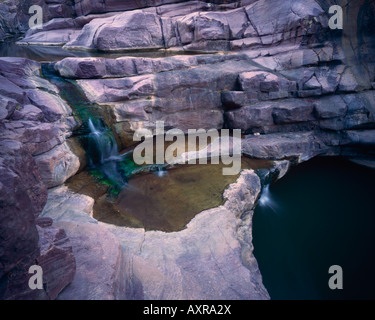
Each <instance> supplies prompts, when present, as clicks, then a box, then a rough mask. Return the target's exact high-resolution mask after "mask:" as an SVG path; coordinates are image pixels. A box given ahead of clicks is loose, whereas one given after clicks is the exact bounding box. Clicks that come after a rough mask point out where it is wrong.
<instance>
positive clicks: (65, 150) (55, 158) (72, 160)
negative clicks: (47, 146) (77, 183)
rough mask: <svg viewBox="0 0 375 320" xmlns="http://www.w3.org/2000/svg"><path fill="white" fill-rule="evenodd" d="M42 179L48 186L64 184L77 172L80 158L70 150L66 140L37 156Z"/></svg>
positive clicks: (36, 159)
mask: <svg viewBox="0 0 375 320" xmlns="http://www.w3.org/2000/svg"><path fill="white" fill-rule="evenodd" d="M35 162H36V164H37V166H38V168H39V171H40V175H41V180H42V181H43V182H44V183H45V185H46V186H47V187H48V188H52V187H56V186H59V185H61V184H63V183H64V182H65V181H66V180H67V179H69V178H70V177H71V176H73V175H74V174H76V173H77V171H78V169H79V167H80V163H79V158H78V157H77V156H76V155H75V154H74V153H73V152H72V151H71V150H70V148H69V146H68V145H67V143H66V142H64V143H63V144H60V145H58V146H56V147H54V148H53V149H51V150H50V151H48V152H46V153H43V154H41V155H38V156H36V157H35Z"/></svg>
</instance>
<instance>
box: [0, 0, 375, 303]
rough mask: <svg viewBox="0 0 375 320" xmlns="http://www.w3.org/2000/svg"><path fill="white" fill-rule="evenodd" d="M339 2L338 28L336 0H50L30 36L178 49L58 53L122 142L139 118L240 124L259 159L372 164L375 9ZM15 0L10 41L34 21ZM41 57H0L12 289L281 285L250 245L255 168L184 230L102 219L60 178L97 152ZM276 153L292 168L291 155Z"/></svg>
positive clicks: (6, 22) (4, 265)
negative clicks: (85, 151)
mask: <svg viewBox="0 0 375 320" xmlns="http://www.w3.org/2000/svg"><path fill="white" fill-rule="evenodd" d="M334 2H335V3H336V2H337V3H339V4H340V5H343V6H344V5H345V6H344V10H345V15H344V17H345V19H344V26H345V28H344V30H342V31H340V30H330V29H329V27H328V19H329V15H328V8H329V5H331V4H333V2H332V1H326V0H318V1H313V0H298V1H284V0H275V1H268V0H248V1H205V2H204V1H189V2H184V1H173V0H170V1H169V0H166V1H163V0H160V1H116V0H108V1H104V2H103V1H95V0H94V1H86V0H81V1H74V2H73V1H70V0H56V1H42V0H40V1H39V2H37V3H35V4H38V3H39V4H40V5H42V6H43V8H44V14H45V17H44V19H45V20H44V22H45V23H44V26H43V29H42V30H28V31H27V32H26V35H25V38H24V39H22V40H21V41H20V43H21V44H44V45H60V46H64V48H66V49H80V50H87V51H96V52H98V51H99V52H102V53H103V52H104V53H113V52H123V51H127V52H131V51H134V50H137V51H142V50H148V51H150V50H151V51H153V52H158V51H162V52H165V51H169V52H170V53H172V52H173V51H178V53H180V54H179V55H174V56H169V57H159V58H145V57H139V56H138V57H130V56H123V57H121V58H117V59H110V58H93V57H88V58H66V59H64V60H62V61H60V62H58V63H56V64H55V66H54V67H55V70H56V71H57V72H58V73H59V75H60V76H61V77H64V78H69V79H71V80H72V81H73V83H75V84H76V85H77V86H78V87H79V89H81V90H82V92H83V93H84V94H85V96H86V99H87V101H88V102H91V103H95V104H98V105H99V106H101V107H102V108H103V109H105V110H106V112H107V113H108V114H109V115H110V117H109V120H108V122H109V125H110V126H111V128H112V131H113V132H114V133H115V134H116V136H117V138H118V139H117V140H118V141H119V142H120V146H121V147H128V146H130V145H132V144H133V143H134V142H133V140H132V137H133V134H134V132H135V130H137V129H138V128H147V129H150V130H152V131H153V130H155V123H156V121H164V122H165V125H166V128H168V129H169V128H179V129H182V130H183V131H184V132H187V130H188V129H199V128H203V129H212V128H216V129H221V128H229V129H241V130H242V132H243V134H244V135H245V137H244V139H243V141H242V148H243V149H242V151H243V153H244V154H246V155H248V156H251V157H254V158H263V159H277V160H284V159H288V160H292V161H294V162H301V161H306V160H308V159H310V158H312V157H315V156H318V155H344V156H347V157H350V158H356V159H357V161H358V162H359V163H362V164H366V165H368V164H369V163H370V166H371V165H372V164H373V162H371V161H373V160H374V159H375V158H374V157H375V153H374V148H373V147H374V145H375V131H374V129H375V119H374V117H375V96H374V95H375V91H374V90H375V60H374V57H375V55H374V52H375V50H374V49H375V35H374V32H373V30H374V29H373V28H372V26H373V25H374V24H375V21H374V16H375V15H374V12H375V7H374V4H373V3H372V2H371V1H365V0H360V1H352V2H350V3H346V1H334ZM17 3H19V2H17V1H7V2H6V3H5V4H4V3H1V4H0V16H1V17H5V16H6V17H9V19H8V18H6V19H1V22H0V41H1V39H4V38H6V37H9V36H10V35H12V34H13V35H14V34H17V33H23V32H25V31H26V29H27V27H25V26H26V25H27V21H28V17H29V16H27V15H25V13H24V12H27V10H28V6H30V2H29V1H24V2H23V4H22V6H21V5H20V6H19V8H18V9H17V7H16V6H15V4H17ZM25 10H26V11H25ZM193 52H194V54H192V53H193ZM203 52H205V54H203ZM182 53H185V54H182ZM40 69H41V66H40V64H38V63H36V62H33V61H30V60H27V59H21V58H0V145H1V148H0V156H1V157H0V171H1V172H0V173H1V174H0V209H1V215H0V219H1V220H0V228H1V229H0V233H1V235H2V237H1V239H0V296H2V297H5V298H8V299H20V298H28V299H30V298H35V299H54V298H56V297H58V298H59V299H219V298H220V299H267V298H269V296H268V294H267V291H266V290H265V288H264V286H263V285H262V282H261V276H260V272H259V270H258V267H257V263H256V260H255V258H254V256H253V255H252V249H253V248H252V243H251V240H252V239H251V218H252V209H253V206H254V203H255V201H256V199H257V197H258V195H259V192H260V189H261V182H260V179H259V178H258V176H257V175H256V174H255V173H254V172H252V171H245V172H243V173H242V174H241V177H240V178H239V179H238V181H237V183H236V184H233V185H231V186H230V187H229V188H228V189H227V190H226V192H225V195H224V196H225V197H226V198H227V199H228V200H227V201H226V203H225V205H223V206H221V207H218V208H213V209H210V210H207V211H204V212H202V213H200V214H199V215H197V216H196V217H195V218H194V219H193V220H192V221H191V222H190V223H189V224H188V225H187V228H186V229H185V230H183V231H181V232H177V233H169V234H166V233H163V232H156V231H152V232H151V231H145V230H142V229H129V228H122V227H115V226H108V225H105V224H102V223H99V224H98V223H97V221H96V220H95V219H93V218H92V217H90V212H91V211H92V205H93V200H92V199H88V198H87V197H80V196H78V195H75V194H72V193H71V192H70V191H69V190H66V188H65V187H64V186H61V185H62V184H63V183H64V182H65V181H66V180H67V179H68V178H69V177H71V176H72V175H74V174H75V173H76V172H77V171H78V170H80V169H82V167H83V166H84V160H82V154H76V153H75V152H76V151H77V150H78V149H79V146H77V143H76V142H75V140H74V139H71V135H72V131H73V130H74V129H77V128H78V127H79V125H80V123H79V120H77V119H75V118H74V117H73V115H72V110H71V109H70V106H68V105H67V103H66V102H65V101H64V100H63V99H61V97H60V93H59V92H58V90H57V88H56V87H55V86H54V85H52V84H51V83H50V82H48V81H47V80H46V79H44V78H43V77H41V75H40ZM79 153H82V152H81V151H79ZM286 164H287V165H286ZM279 165H280V168H279V169H278V170H279V171H280V172H282V174H285V172H286V171H287V168H288V166H289V162H280V163H279ZM48 188H49V196H48V197H49V198H48V202H47V205H46V206H45V203H46V199H47V189H48ZM52 188H53V189H52ZM43 207H44V210H43V213H42V215H43V219H42V220H41V219H40V218H39V219H37V217H38V215H39V214H40V212H41V211H42V209H43ZM48 217H53V219H54V220H55V223H54V225H53V226H52V225H51V221H50V220H49V219H48ZM37 224H38V226H37ZM64 230H65V231H64ZM3 235H4V236H3ZM68 238H69V240H68ZM73 255H74V257H75V258H74V257H73ZM30 264H40V265H42V266H43V268H45V270H46V277H45V286H44V290H41V291H38V292H36V291H34V292H30V290H28V288H27V286H26V285H27V277H26V276H25V274H27V272H26V271H27V269H28V267H29V266H30ZM59 270H60V271H59ZM74 270H76V273H75V276H74V272H75V271H74ZM62 271H63V274H62V273H61V272H62ZM73 276H74V278H73ZM68 283H71V285H70V286H67V284H68ZM64 288H65V289H64ZM62 290H63V291H62Z"/></svg>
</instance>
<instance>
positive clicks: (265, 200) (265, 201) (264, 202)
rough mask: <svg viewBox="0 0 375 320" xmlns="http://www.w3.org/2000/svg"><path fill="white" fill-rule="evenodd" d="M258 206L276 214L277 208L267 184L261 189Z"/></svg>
mask: <svg viewBox="0 0 375 320" xmlns="http://www.w3.org/2000/svg"><path fill="white" fill-rule="evenodd" d="M258 203H259V206H260V207H268V208H270V209H271V210H272V211H273V212H275V213H278V206H277V203H276V201H275V200H274V199H273V198H272V194H271V192H270V185H269V184H267V185H265V186H264V187H263V190H262V193H261V195H260V199H259V202H258Z"/></svg>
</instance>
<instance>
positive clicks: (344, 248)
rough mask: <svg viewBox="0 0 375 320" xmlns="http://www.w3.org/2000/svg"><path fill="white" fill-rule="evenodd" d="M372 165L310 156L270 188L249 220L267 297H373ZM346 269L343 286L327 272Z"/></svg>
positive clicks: (374, 205) (374, 202)
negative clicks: (333, 283) (267, 198)
mask: <svg viewBox="0 0 375 320" xmlns="http://www.w3.org/2000/svg"><path fill="white" fill-rule="evenodd" d="M374 187H375V170H372V169H367V168H364V167H360V166H358V165H355V164H353V163H351V162H349V161H346V160H342V159H338V158H334V159H327V158H325V159H315V160H312V161H310V162H307V163H304V164H301V165H300V166H298V167H296V168H294V169H292V170H291V171H290V172H289V173H288V174H287V175H286V176H285V177H284V178H282V179H281V180H279V181H277V182H276V183H275V184H274V185H271V187H270V189H269V190H270V199H271V200H270V201H271V202H269V205H263V206H262V205H258V206H257V208H256V210H255V215H254V220H253V237H254V238H253V241H254V247H255V250H254V254H255V257H256V258H257V260H258V263H259V268H260V270H261V273H262V276H263V282H264V285H265V286H266V288H267V290H268V291H269V294H270V296H271V299H374V298H375V192H374V191H375V188H374ZM331 265H340V266H341V267H342V269H343V290H331V289H329V286H328V281H329V278H330V277H331V276H332V275H330V274H328V269H329V267H330V266H331Z"/></svg>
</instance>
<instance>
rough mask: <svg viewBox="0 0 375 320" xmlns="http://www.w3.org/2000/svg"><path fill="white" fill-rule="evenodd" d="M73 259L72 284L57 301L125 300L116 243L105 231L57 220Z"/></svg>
mask: <svg viewBox="0 0 375 320" xmlns="http://www.w3.org/2000/svg"><path fill="white" fill-rule="evenodd" d="M55 225H56V226H58V227H60V228H64V230H66V233H67V235H68V237H69V239H70V243H71V245H72V248H73V254H74V257H75V259H76V274H75V277H74V280H73V282H72V283H71V284H70V285H69V286H68V287H66V288H65V290H64V291H62V292H61V293H60V294H59V296H58V298H57V299H58V300H121V299H125V298H126V292H125V284H126V281H128V280H127V279H126V276H127V274H126V270H125V259H124V256H123V251H122V248H121V246H120V243H119V242H118V240H117V239H116V237H115V236H114V235H113V234H112V233H111V232H109V231H107V230H106V228H103V227H101V226H99V225H97V224H92V223H84V224H81V223H75V222H70V221H60V222H57V223H56V224H55Z"/></svg>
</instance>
